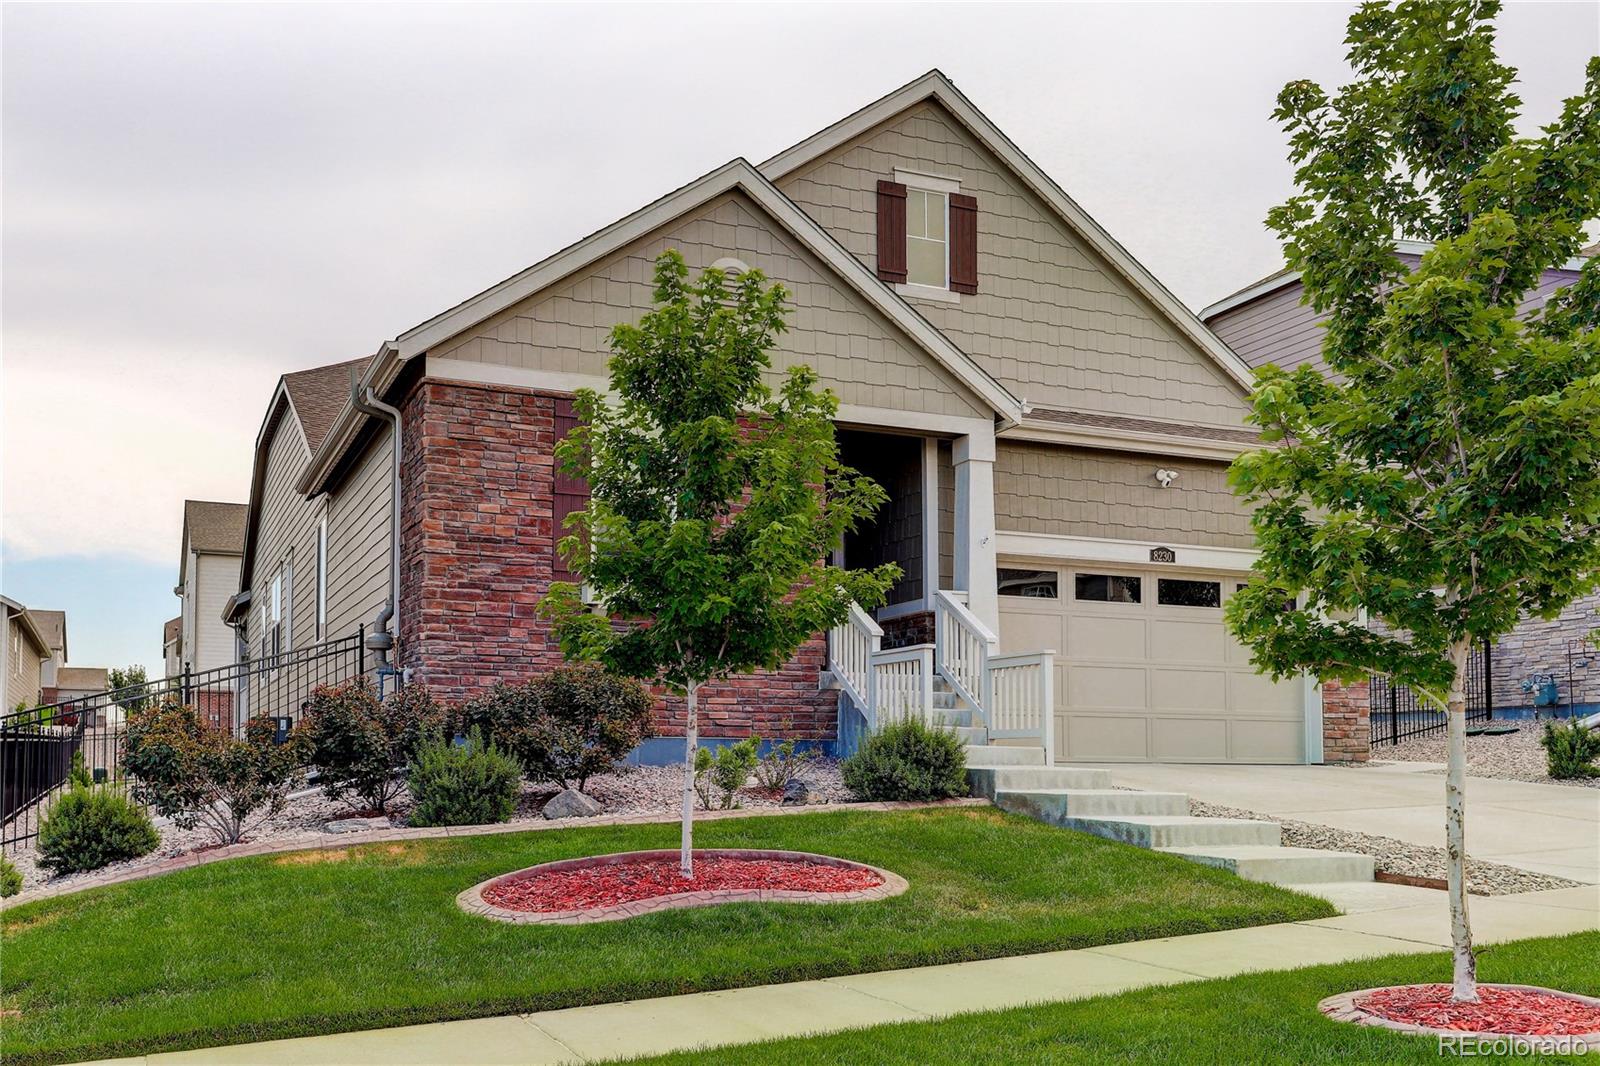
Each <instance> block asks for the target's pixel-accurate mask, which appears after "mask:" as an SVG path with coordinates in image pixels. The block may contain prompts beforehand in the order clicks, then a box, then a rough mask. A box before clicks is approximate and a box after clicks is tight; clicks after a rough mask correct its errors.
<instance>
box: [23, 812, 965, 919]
mask: <svg viewBox="0 0 1600 1066" xmlns="http://www.w3.org/2000/svg"><path fill="white" fill-rule="evenodd" d="M988 806H991V804H990V803H989V801H988V800H986V799H951V800H935V801H933V802H930V803H901V802H894V803H888V802H877V803H823V804H814V805H808V806H804V807H763V808H758V809H754V810H731V811H696V812H695V816H694V820H695V824H696V825H699V824H701V823H704V822H715V821H721V820H723V819H725V818H787V817H791V816H796V815H807V814H827V813H829V812H832V811H920V810H940V809H943V808H947V807H988ZM677 822H678V816H677V815H676V814H602V815H598V816H596V817H594V818H581V819H578V818H567V819H562V820H560V821H544V820H539V821H528V822H501V823H497V824H494V825H462V826H442V827H437V828H430V829H409V828H402V829H375V830H372V831H370V832H365V833H304V834H301V835H299V836H294V837H283V838H281V839H278V840H266V841H260V842H258V843H251V844H232V845H229V846H228V847H224V848H212V849H209V850H207V851H190V852H185V853H184V854H182V855H174V856H172V857H171V858H168V859H163V860H161V861H160V862H157V863H152V864H151V865H149V866H140V867H136V868H134V869H131V870H118V871H117V872H115V873H110V874H102V875H99V876H96V877H87V878H84V879H83V880H81V881H73V882H71V883H70V884H64V885H46V886H45V887H43V888H37V889H34V890H33V891H31V892H23V893H20V894H18V895H15V896H12V897H10V898H9V899H5V900H0V914H3V913H5V912H6V911H8V910H11V909H12V908H14V907H20V906H22V905H23V904H26V903H34V902H37V901H38V900H42V899H55V898H58V897H61V896H70V895H72V894H73V893H76V892H86V891H88V890H89V889H91V888H105V887H106V886H108V885H119V884H124V883H126V882H129V881H142V880H144V879H145V878H147V877H160V876H161V875H162V874H170V873H173V872H175V871H177V870H187V869H190V868H192V867H196V866H209V865H210V864H212V863H214V862H224V861H226V860H228V859H243V858H248V857H251V856H255V855H279V854H282V853H284V852H291V851H322V850H324V849H333V848H347V847H354V846H357V845H361V844H383V843H387V842H390V841H398V840H437V839H439V838H441V837H444V838H448V837H475V836H497V835H500V834H502V833H542V832H552V831H557V830H562V829H580V828H584V827H588V826H611V825H676V824H677Z"/></svg>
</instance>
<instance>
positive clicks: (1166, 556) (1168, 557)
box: [1150, 548, 1178, 563]
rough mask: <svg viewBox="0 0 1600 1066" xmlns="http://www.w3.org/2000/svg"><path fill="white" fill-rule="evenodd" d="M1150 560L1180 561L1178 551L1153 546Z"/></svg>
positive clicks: (1163, 561)
mask: <svg viewBox="0 0 1600 1066" xmlns="http://www.w3.org/2000/svg"><path fill="white" fill-rule="evenodd" d="M1150 561H1151V562H1152V563H1175V562H1177V561H1178V553H1177V552H1175V551H1173V550H1172V549H1171V548H1151V549H1150Z"/></svg>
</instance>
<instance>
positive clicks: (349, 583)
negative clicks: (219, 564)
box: [306, 431, 391, 637]
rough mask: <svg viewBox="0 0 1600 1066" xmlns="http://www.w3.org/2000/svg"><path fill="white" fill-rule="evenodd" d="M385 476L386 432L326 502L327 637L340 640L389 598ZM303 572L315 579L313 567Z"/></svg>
mask: <svg viewBox="0 0 1600 1066" xmlns="http://www.w3.org/2000/svg"><path fill="white" fill-rule="evenodd" d="M390 472H391V471H390V442H389V433H388V432H387V431H385V432H384V433H383V434H382V435H380V436H378V437H377V438H375V439H374V440H373V441H372V443H370V444H369V445H367V448H366V450H365V451H364V452H363V453H362V455H361V459H360V462H359V463H358V464H357V465H356V467H355V469H354V470H353V471H352V472H351V474H350V476H349V478H347V479H346V480H345V482H344V483H343V484H342V485H340V486H339V488H338V490H337V491H336V492H334V493H333V494H332V496H331V498H330V499H329V501H328V627H327V635H328V636H330V637H338V636H344V635H345V634H347V633H350V632H352V631H354V630H355V629H356V627H357V626H359V625H361V624H362V623H363V622H371V621H372V618H373V616H374V615H376V614H377V613H378V609H379V608H380V607H381V606H383V603H384V600H386V599H387V598H388V595H389V526H390V505H391V499H390V485H391V480H390ZM314 546H315V542H314V541H313V549H314ZM315 558H316V556H315V555H314V554H312V555H310V556H308V560H312V561H314V560H315ZM306 572H307V574H308V575H311V577H312V580H313V581H314V575H315V567H314V566H313V567H312V568H311V569H309V570H307V571H306ZM313 595H314V591H313ZM311 602H312V603H313V604H315V602H316V601H315V600H312V601H311ZM313 609H314V608H313Z"/></svg>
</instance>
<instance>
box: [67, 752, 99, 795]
mask: <svg viewBox="0 0 1600 1066" xmlns="http://www.w3.org/2000/svg"><path fill="white" fill-rule="evenodd" d="M67 780H68V781H69V782H71V783H72V785H73V786H74V787H76V788H89V787H90V786H91V785H93V784H94V777H93V776H92V775H91V774H90V773H89V766H88V764H87V763H85V762H84V761H83V752H81V751H75V752H73V753H72V768H71V769H69V770H68V771H67Z"/></svg>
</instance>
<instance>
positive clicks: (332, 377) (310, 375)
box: [283, 355, 372, 455]
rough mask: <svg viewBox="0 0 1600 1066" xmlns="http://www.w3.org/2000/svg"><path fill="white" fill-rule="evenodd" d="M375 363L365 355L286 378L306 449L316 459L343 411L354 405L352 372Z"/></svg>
mask: <svg viewBox="0 0 1600 1066" xmlns="http://www.w3.org/2000/svg"><path fill="white" fill-rule="evenodd" d="M371 361H372V357H371V356H370V355H364V356H362V357H361V358H359V359H347V360H345V361H344V362H342V363H330V364H329V365H327V366H318V367H312V368H311V369H310V370H297V371H295V372H294V373H292V374H285V375H283V390H284V392H286V393H287V394H288V396H289V403H290V405H291V406H293V408H294V414H295V417H296V418H298V419H299V420H300V430H301V432H303V433H304V434H305V437H306V447H308V448H309V449H310V450H311V453H312V454H313V455H315V454H316V451H317V449H318V448H320V447H322V442H323V441H324V440H326V439H327V437H328V430H330V429H332V428H333V423H334V420H335V419H336V418H338V417H339V411H340V410H341V409H342V408H343V407H344V405H345V404H347V403H348V402H349V401H350V374H351V371H356V372H358V373H359V372H360V371H361V370H364V369H365V368H366V365H367V364H368V363H370V362H371Z"/></svg>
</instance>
